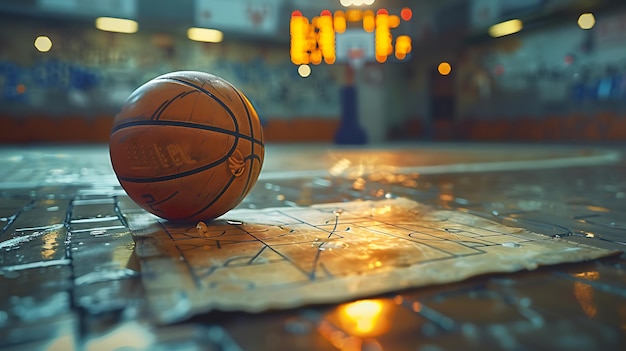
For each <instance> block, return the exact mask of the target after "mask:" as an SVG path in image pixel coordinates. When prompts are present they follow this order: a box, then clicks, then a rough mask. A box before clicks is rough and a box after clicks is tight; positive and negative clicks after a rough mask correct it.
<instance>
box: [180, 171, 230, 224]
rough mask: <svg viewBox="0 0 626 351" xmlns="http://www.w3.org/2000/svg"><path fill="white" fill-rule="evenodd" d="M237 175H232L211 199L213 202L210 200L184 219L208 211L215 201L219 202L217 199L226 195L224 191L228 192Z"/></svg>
mask: <svg viewBox="0 0 626 351" xmlns="http://www.w3.org/2000/svg"><path fill="white" fill-rule="evenodd" d="M235 178H237V177H235V176H232V177H230V179H229V180H228V183H226V185H225V186H224V187H223V188H222V190H221V191H220V192H219V193H218V194H217V195H216V196H215V197H214V198H213V200H211V202H209V203H208V204H207V205H206V206H204V207H202V208H201V209H200V210H198V211H196V212H194V213H193V214H190V215H189V216H187V217H183V218H182V219H183V220H184V219H188V218H191V217H194V216H197V215H199V214H200V213H202V212H204V211H206V209H208V208H209V207H211V206H213V204H214V203H216V202H217V200H219V199H220V198H221V197H222V195H224V193H225V192H226V190H228V188H229V187H230V185H231V184H232V183H233V182H234V181H235Z"/></svg>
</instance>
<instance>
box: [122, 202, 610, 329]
mask: <svg viewBox="0 0 626 351" xmlns="http://www.w3.org/2000/svg"><path fill="white" fill-rule="evenodd" d="M127 216H128V220H129V225H130V227H131V230H132V231H133V235H134V238H135V242H136V252H137V255H138V257H139V258H140V264H141V272H142V277H143V278H142V279H143V284H144V286H145V289H146V291H147V296H148V304H149V307H150V309H151V311H152V313H153V314H154V316H155V318H156V319H157V320H158V321H159V322H161V323H170V322H176V321H180V320H183V319H186V318H188V317H190V316H192V315H194V314H199V313H204V312H208V311H211V310H214V309H218V310H227V311H229V310H237V311H247V312H261V311H264V310H268V309H283V308H293V307H298V306H302V305H306V304H317V303H338V302H343V301H348V300H352V299H356V298H363V297H367V296H373V295H377V294H381V293H387V292H392V291H395V290H400V289H405V288H410V287H419V286H425V285H430V284H442V283H449V282H455V281H460V280H463V279H466V278H469V277H472V276H476V275H480V274H485V273H496V272H514V271H519V270H525V269H527V270H532V269H535V268H536V267H538V266H540V265H551V264H557V263H564V262H577V261H585V260H591V259H596V258H600V257H603V256H608V255H611V254H613V252H611V251H607V250H604V249H599V248H594V247H590V246H585V245H580V244H575V243H571V242H568V241H566V240H563V239H554V238H551V237H548V236H544V235H540V234H536V233H532V232H529V231H526V230H524V229H520V228H512V227H507V226H504V225H501V224H498V223H495V222H492V221H489V220H486V219H484V218H481V217H477V216H474V215H471V214H468V213H463V212H459V211H451V210H437V209H433V208H431V207H428V206H425V205H422V204H419V203H417V202H414V201H411V200H408V199H404V198H399V199H391V200H383V201H373V202H372V201H355V202H347V203H334V204H324V205H317V206H313V207H303V208H299V207H287V208H269V209H262V210H248V209H236V210H232V211H230V212H229V213H227V214H226V215H225V216H223V217H221V218H219V219H217V220H215V221H213V222H209V223H206V224H205V223H199V224H198V225H196V226H194V225H193V224H189V225H181V224H173V223H170V222H164V221H160V220H157V219H156V218H155V217H153V216H151V215H148V214H146V213H136V214H131V215H127Z"/></svg>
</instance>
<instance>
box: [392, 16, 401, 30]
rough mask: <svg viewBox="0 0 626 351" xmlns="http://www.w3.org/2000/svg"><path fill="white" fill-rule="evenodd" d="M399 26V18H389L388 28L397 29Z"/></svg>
mask: <svg viewBox="0 0 626 351" xmlns="http://www.w3.org/2000/svg"><path fill="white" fill-rule="evenodd" d="M399 25H400V17H398V16H396V15H391V16H389V28H398V26H399Z"/></svg>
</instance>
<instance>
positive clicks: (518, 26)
mask: <svg viewBox="0 0 626 351" xmlns="http://www.w3.org/2000/svg"><path fill="white" fill-rule="evenodd" d="M520 30H522V21H520V20H518V19H512V20H509V21H505V22H502V23H498V24H494V25H493V26H491V27H490V28H489V35H490V36H492V37H494V38H497V37H503V36H505V35H509V34H513V33H517V32H519V31H520Z"/></svg>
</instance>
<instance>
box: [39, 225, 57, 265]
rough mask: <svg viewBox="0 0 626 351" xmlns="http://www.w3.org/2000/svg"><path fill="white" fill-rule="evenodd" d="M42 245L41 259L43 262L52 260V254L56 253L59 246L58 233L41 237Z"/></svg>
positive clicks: (53, 232)
mask: <svg viewBox="0 0 626 351" xmlns="http://www.w3.org/2000/svg"><path fill="white" fill-rule="evenodd" d="M41 240H43V243H42V245H41V258H42V259H44V260H49V259H52V258H54V257H53V256H54V254H55V253H56V252H57V248H58V246H59V244H58V241H59V231H58V230H55V231H52V232H50V233H48V234H46V235H44V236H42V237H41Z"/></svg>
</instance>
